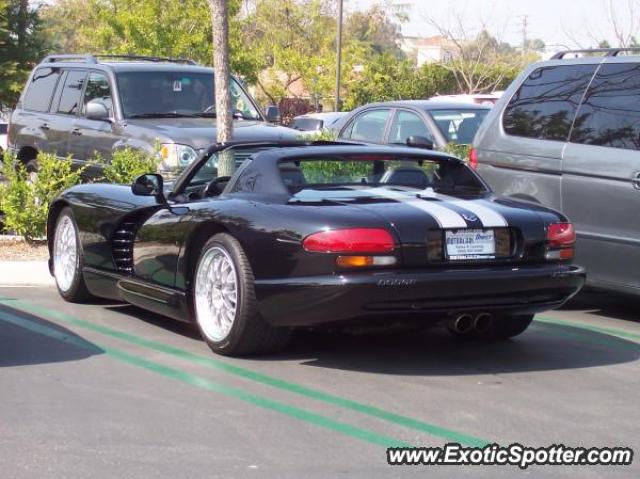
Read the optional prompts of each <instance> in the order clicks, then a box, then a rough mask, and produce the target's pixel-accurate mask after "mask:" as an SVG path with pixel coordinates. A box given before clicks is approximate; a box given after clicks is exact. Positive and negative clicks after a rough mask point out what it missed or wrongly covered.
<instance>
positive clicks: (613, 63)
mask: <svg viewBox="0 0 640 479" xmlns="http://www.w3.org/2000/svg"><path fill="white" fill-rule="evenodd" d="M630 50H631V51H630ZM567 53H569V52H562V53H559V54H557V55H555V56H554V57H553V58H552V59H551V60H549V61H545V62H540V63H536V64H533V65H530V66H529V67H528V68H527V69H526V70H525V71H524V72H523V73H522V74H521V75H520V76H519V77H518V78H517V79H516V80H515V81H514V82H513V84H512V85H511V86H510V87H509V89H508V90H507V91H506V92H505V94H504V96H503V97H502V98H501V99H500V100H499V101H498V103H497V104H496V105H495V107H494V108H493V109H492V111H491V112H490V113H489V116H488V117H487V118H486V120H485V121H484V123H483V124H482V126H481V127H480V129H479V130H478V134H477V135H476V137H475V140H474V151H473V152H472V154H471V163H472V165H473V164H477V169H478V172H479V173H480V174H481V175H482V177H483V178H484V179H485V180H487V182H488V183H489V184H490V185H491V187H492V188H493V189H494V190H495V191H496V193H498V194H501V195H504V196H509V197H513V198H518V199H523V200H528V201H531V202H535V203H540V204H543V205H545V206H549V207H552V208H555V209H558V210H561V211H562V212H563V213H565V214H566V215H567V216H568V217H569V218H570V219H571V221H572V222H573V223H574V224H575V226H576V230H577V234H578V245H577V249H576V250H577V257H576V261H577V262H578V263H580V264H582V265H584V266H586V267H587V272H588V284H590V285H592V286H596V287H600V288H605V289H611V290H616V291H620V292H627V293H633V294H638V295H640V273H639V272H638V270H639V266H640V151H639V150H640V56H635V55H638V54H639V53H640V49H626V50H623V49H598V50H586V51H585V50H581V51H577V52H576V51H572V52H570V53H571V54H572V56H573V57H574V58H571V59H568V58H566V56H567ZM622 53H624V55H619V54H622ZM629 53H631V54H632V55H629Z"/></svg>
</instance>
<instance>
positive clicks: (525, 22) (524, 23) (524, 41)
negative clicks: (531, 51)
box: [522, 15, 529, 55]
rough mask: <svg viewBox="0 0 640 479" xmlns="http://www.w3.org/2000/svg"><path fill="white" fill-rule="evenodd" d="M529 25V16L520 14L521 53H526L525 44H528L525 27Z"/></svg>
mask: <svg viewBox="0 0 640 479" xmlns="http://www.w3.org/2000/svg"><path fill="white" fill-rule="evenodd" d="M528 26H529V16H528V15H522V54H523V55H526V53H527V46H528V45H527V44H528V38H527V28H528Z"/></svg>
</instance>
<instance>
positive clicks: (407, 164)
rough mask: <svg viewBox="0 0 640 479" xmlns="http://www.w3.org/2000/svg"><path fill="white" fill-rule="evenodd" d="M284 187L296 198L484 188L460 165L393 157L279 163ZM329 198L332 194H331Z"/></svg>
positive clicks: (473, 190)
mask: <svg viewBox="0 0 640 479" xmlns="http://www.w3.org/2000/svg"><path fill="white" fill-rule="evenodd" d="M279 168H280V173H281V175H282V179H283V181H284V184H285V185H286V186H287V188H288V189H289V191H290V192H291V193H293V194H294V195H295V196H296V197H297V198H310V197H314V196H322V197H325V196H326V193H322V194H320V195H318V192H320V191H321V192H327V191H331V192H350V194H351V193H352V192H354V191H358V192H359V193H366V191H367V190H368V189H372V188H379V187H389V186H394V187H402V188H403V189H416V190H428V189H430V188H431V189H433V190H434V191H450V192H453V191H461V192H463V191H466V192H469V193H475V194H477V193H478V192H483V191H485V187H484V185H483V184H482V182H480V181H479V180H478V178H477V177H476V176H475V175H474V174H473V173H472V172H471V171H470V170H469V169H468V168H467V167H466V166H465V165H464V164H462V163H459V162H457V161H449V160H442V161H438V160H422V159H414V158H396V157H377V158H376V157H364V158H354V159H348V158H330V159H329V158H327V159H325V158H318V159H304V160H300V161H287V162H283V163H280V165H279ZM330 196H331V195H330Z"/></svg>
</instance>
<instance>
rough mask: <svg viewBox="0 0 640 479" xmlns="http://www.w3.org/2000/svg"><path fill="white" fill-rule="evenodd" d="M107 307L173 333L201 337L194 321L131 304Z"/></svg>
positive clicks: (193, 337)
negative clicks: (174, 317) (182, 319)
mask: <svg viewBox="0 0 640 479" xmlns="http://www.w3.org/2000/svg"><path fill="white" fill-rule="evenodd" d="M105 309H107V310H109V311H113V312H114V313H118V314H124V315H126V316H132V317H134V318H138V319H140V320H142V321H144V322H145V323H149V324H153V325H156V326H160V327H161V328H163V329H166V330H167V331H171V332H172V333H175V334H179V335H180V336H185V337H187V338H191V339H201V337H200V333H199V332H198V328H197V326H196V325H195V324H192V323H186V322H184V321H177V320H175V319H171V318H167V317H166V316H162V315H160V314H157V313H152V312H151V311H147V310H145V309H142V308H138V307H137V306H132V305H130V304H117V305H110V306H107V307H106V308H105Z"/></svg>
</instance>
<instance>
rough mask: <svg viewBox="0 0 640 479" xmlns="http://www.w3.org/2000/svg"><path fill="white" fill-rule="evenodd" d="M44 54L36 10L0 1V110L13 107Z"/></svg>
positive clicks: (22, 1) (20, 0)
mask: <svg viewBox="0 0 640 479" xmlns="http://www.w3.org/2000/svg"><path fill="white" fill-rule="evenodd" d="M44 51H45V45H44V40H43V36H42V32H41V29H40V19H39V15H38V10H37V9H33V8H31V7H29V2H28V1H27V0H0V110H2V109H5V108H11V107H13V105H14V104H15V102H16V101H17V100H18V97H19V96H20V92H21V91H22V88H23V86H24V83H25V81H26V79H27V77H28V76H29V72H30V71H31V68H32V67H33V64H34V63H35V62H36V61H37V60H38V59H39V57H40V56H42V54H43V53H44Z"/></svg>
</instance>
